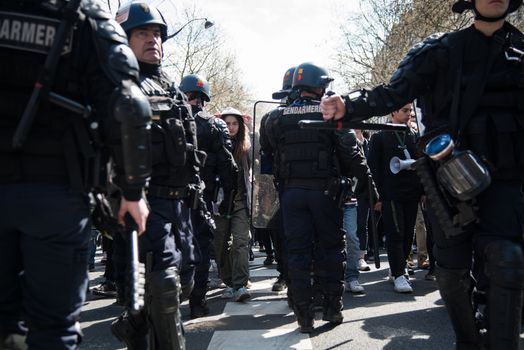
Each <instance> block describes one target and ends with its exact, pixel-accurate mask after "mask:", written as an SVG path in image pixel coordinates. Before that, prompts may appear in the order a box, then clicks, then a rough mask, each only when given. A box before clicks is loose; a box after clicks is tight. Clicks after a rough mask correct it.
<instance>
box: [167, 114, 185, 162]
mask: <svg viewBox="0 0 524 350" xmlns="http://www.w3.org/2000/svg"><path fill="white" fill-rule="evenodd" d="M164 128H165V132H166V133H165V151H166V153H167V157H168V161H169V163H170V164H171V165H172V166H184V165H185V164H186V162H187V142H186V131H185V129H184V123H183V121H182V120H180V119H177V118H169V119H166V120H165V122H164Z"/></svg>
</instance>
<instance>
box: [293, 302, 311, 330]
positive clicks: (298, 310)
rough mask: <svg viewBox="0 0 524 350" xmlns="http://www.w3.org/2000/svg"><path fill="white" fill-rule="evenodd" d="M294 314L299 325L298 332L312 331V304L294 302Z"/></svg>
mask: <svg viewBox="0 0 524 350" xmlns="http://www.w3.org/2000/svg"><path fill="white" fill-rule="evenodd" d="M294 311H295V316H296V317H297V322H298V326H299V331H300V333H311V332H313V325H314V323H315V311H314V310H313V305H312V304H300V305H297V304H296V303H295V304H294Z"/></svg>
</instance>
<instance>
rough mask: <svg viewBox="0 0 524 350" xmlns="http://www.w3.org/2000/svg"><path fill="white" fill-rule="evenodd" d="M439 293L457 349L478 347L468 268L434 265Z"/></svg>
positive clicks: (478, 341)
mask: <svg viewBox="0 0 524 350" xmlns="http://www.w3.org/2000/svg"><path fill="white" fill-rule="evenodd" d="M435 272H436V276H437V283H438V286H439V290H440V295H441V296H442V299H443V300H444V302H445V304H446V309H447V311H448V315H449V318H450V319H451V324H452V325H453V329H454V330H455V336H456V338H457V349H462V348H463V349H467V348H469V347H473V348H475V347H476V348H477V349H478V348H480V335H479V332H478V330H477V327H476V322H475V317H474V312H473V307H472V305H471V277H470V271H469V269H447V268H443V267H440V266H436V269H435Z"/></svg>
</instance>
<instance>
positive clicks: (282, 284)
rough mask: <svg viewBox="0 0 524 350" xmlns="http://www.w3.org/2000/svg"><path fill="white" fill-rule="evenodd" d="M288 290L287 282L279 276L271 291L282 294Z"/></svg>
mask: <svg viewBox="0 0 524 350" xmlns="http://www.w3.org/2000/svg"><path fill="white" fill-rule="evenodd" d="M286 288H287V286H286V281H284V278H282V276H278V278H277V280H276V282H275V283H273V287H272V288H271V290H272V291H273V292H282V291H283V290H284V289H286Z"/></svg>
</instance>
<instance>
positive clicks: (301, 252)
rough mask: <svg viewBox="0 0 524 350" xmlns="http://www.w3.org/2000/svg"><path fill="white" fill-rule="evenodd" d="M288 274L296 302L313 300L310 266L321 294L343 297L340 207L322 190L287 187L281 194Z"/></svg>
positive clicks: (300, 304)
mask: <svg viewBox="0 0 524 350" xmlns="http://www.w3.org/2000/svg"><path fill="white" fill-rule="evenodd" d="M282 215H283V220H284V234H285V237H286V240H285V245H286V249H287V252H288V274H289V279H290V281H291V286H290V287H289V288H290V289H291V293H292V295H293V302H294V304H295V305H298V306H299V307H302V308H304V309H307V308H309V306H310V305H311V303H312V296H313V291H312V285H311V266H312V262H313V254H314V274H315V279H316V280H317V281H318V282H319V283H320V285H321V288H322V291H323V293H324V295H328V296H332V297H339V298H341V297H342V294H343V291H344V268H345V261H346V252H345V240H344V236H345V232H344V230H343V229H342V209H340V208H338V207H337V206H336V204H335V202H334V201H332V200H331V199H329V198H328V197H327V196H325V195H324V192H323V191H321V190H307V189H299V188H290V189H286V190H285V191H284V193H283V195H282Z"/></svg>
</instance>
